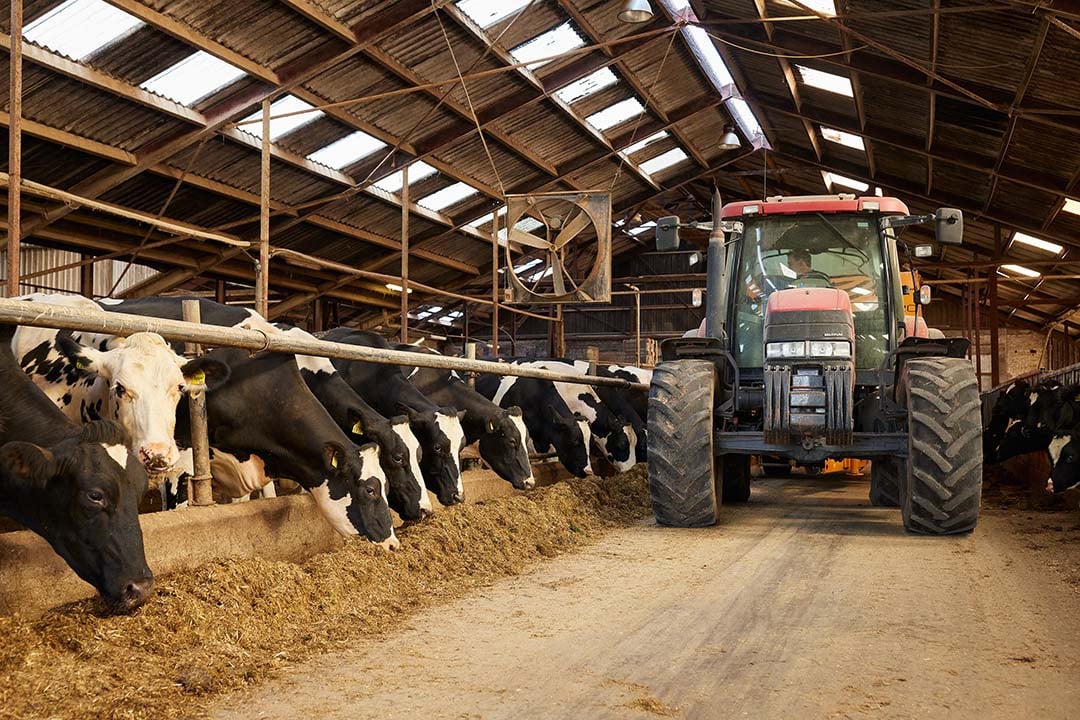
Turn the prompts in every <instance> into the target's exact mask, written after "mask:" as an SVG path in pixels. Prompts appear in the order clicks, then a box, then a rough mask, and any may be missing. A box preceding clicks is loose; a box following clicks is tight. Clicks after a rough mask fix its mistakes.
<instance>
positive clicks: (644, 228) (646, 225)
mask: <svg viewBox="0 0 1080 720" xmlns="http://www.w3.org/2000/svg"><path fill="white" fill-rule="evenodd" d="M654 227H656V221H654V220H650V221H649V222H647V223H643V224H641V225H638V226H637V227H636V228H634V229H633V230H630V231H629V232H630V234H631V235H635V236H636V235H640V234H641V233H643V232H646V231H648V230H651V229H652V228H654Z"/></svg>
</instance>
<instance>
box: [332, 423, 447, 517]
mask: <svg viewBox="0 0 1080 720" xmlns="http://www.w3.org/2000/svg"><path fill="white" fill-rule="evenodd" d="M349 415H350V417H349V422H350V423H351V427H350V430H351V432H352V434H353V435H355V436H360V437H363V438H368V439H370V440H372V441H374V442H375V443H376V444H377V445H378V446H379V463H380V464H381V465H382V469H383V472H384V473H386V483H387V488H388V490H387V496H386V499H387V501H388V502H389V504H390V507H391V508H393V509H394V511H395V512H397V514H398V515H400V516H401V518H402V519H403V520H420V519H422V518H424V517H425V516H427V515H430V514H431V498H429V497H428V494H427V488H426V487H425V486H424V480H423V477H422V476H421V474H420V442H419V441H418V440H417V439H416V436H415V435H413V432H412V430H411V429H409V421H408V419H407V418H405V417H400V416H399V417H395V418H393V419H391V420H390V422H387V421H386V420H385V419H384V418H382V417H381V416H380V417H378V418H372V417H371V416H370V415H369V416H366V417H364V416H362V415H361V413H359V412H355V411H350V413H349ZM354 439H355V438H354Z"/></svg>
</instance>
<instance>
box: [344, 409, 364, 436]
mask: <svg viewBox="0 0 1080 720" xmlns="http://www.w3.org/2000/svg"><path fill="white" fill-rule="evenodd" d="M346 417H347V418H348V423H349V432H351V433H352V434H353V435H363V434H364V418H362V417H360V413H359V412H357V411H356V410H355V409H352V408H350V409H349V411H348V412H347V413H346Z"/></svg>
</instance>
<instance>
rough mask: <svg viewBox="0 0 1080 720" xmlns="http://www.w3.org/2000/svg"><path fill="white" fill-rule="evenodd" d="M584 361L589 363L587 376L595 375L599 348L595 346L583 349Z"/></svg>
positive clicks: (598, 359) (598, 360) (598, 361)
mask: <svg viewBox="0 0 1080 720" xmlns="http://www.w3.org/2000/svg"><path fill="white" fill-rule="evenodd" d="M585 359H586V360H588V361H589V374H590V375H595V374H596V366H597V365H599V364H600V348H598V347H596V346H595V345H587V346H586V347H585Z"/></svg>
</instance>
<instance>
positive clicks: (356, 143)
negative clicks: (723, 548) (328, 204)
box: [270, 120, 401, 183]
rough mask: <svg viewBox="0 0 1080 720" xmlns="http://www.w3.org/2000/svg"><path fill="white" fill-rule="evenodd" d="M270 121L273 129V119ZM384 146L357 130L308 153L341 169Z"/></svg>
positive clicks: (323, 162) (325, 163) (380, 141)
mask: <svg viewBox="0 0 1080 720" xmlns="http://www.w3.org/2000/svg"><path fill="white" fill-rule="evenodd" d="M270 122H271V130H272V129H273V127H272V126H273V121H272V120H271V121H270ZM384 147H386V143H384V142H383V141H382V140H379V139H378V138H373V137H371V136H370V135H368V134H367V133H365V132H361V131H359V130H357V131H356V132H354V133H351V134H349V135H346V136H345V137H343V138H341V139H340V140H335V141H334V142H332V143H330V144H329V145H327V146H326V147H322V148H319V149H318V150H316V151H315V152H313V153H311V154H310V155H308V160H312V161H314V162H317V163H320V164H322V165H325V166H327V167H331V168H334V169H335V170H340V169H341V168H343V167H346V166H348V165H352V164H353V163H354V162H356V161H357V160H359V159H360V158H365V157H367V156H368V155H370V154H371V153H373V152H375V151H376V150H378V149H380V148H384ZM398 182H399V183H400V182H401V180H400V179H399V180H398Z"/></svg>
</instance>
